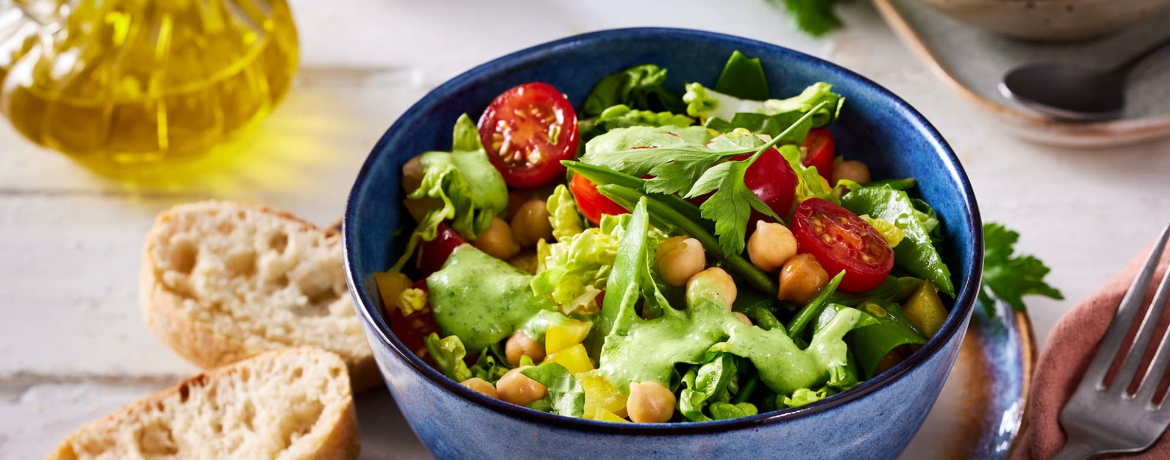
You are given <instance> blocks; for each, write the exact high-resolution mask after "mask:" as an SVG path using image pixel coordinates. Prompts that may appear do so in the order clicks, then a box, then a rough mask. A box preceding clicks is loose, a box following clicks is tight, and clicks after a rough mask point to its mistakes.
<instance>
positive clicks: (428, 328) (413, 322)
mask: <svg viewBox="0 0 1170 460" xmlns="http://www.w3.org/2000/svg"><path fill="white" fill-rule="evenodd" d="M411 288H413V289H422V290H423V291H426V292H427V293H428V294H429V292H430V291H427V280H425V279H424V280H421V281H419V282H417V283H414V286H411ZM387 310H390V315H389V318H388V319H389V321H390V332H393V333H394V336H395V337H398V340H401V341H402V344H403V345H406V348H408V349H410V350H411V351H413V352H414V354H416V355H418V356H425V352H426V350H427V347H426V342H424V341H423V339H424V338H426V336H428V335H431V333H432V332H436V331H438V330H439V329H438V328H437V327H435V317H434V315H432V314H431V305H430V303H428V304H427V306H426V307H424V308H423V309H422V310H419V311H416V312H414V313H411V314H410V315H403V314H402V309H400V308H388V309H387Z"/></svg>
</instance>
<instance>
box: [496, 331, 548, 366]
mask: <svg viewBox="0 0 1170 460" xmlns="http://www.w3.org/2000/svg"><path fill="white" fill-rule="evenodd" d="M522 356H527V357H529V358H532V362H534V363H539V362H540V361H541V360H543V359H544V345H541V344H540V342H537V341H535V340H533V339H532V337H529V336H528V333H527V332H524V331H516V332H515V333H513V334H512V336H511V337H509V338H508V342H507V343H505V344H504V357H505V358H507V359H508V364H510V365H513V366H516V365H519V364H520V357H522Z"/></svg>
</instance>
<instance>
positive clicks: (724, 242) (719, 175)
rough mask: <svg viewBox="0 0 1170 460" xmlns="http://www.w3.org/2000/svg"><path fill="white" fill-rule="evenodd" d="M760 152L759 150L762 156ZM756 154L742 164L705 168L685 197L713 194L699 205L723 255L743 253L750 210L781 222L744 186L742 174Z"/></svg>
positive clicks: (724, 164)
mask: <svg viewBox="0 0 1170 460" xmlns="http://www.w3.org/2000/svg"><path fill="white" fill-rule="evenodd" d="M762 152H763V151H761V153H762ZM759 157H760V154H759V153H757V154H756V155H752V157H751V158H749V159H747V160H742V161H728V162H726V163H720V164H719V165H716V166H715V167H714V168H711V169H708V170H707V171H706V172H704V173H703V175H702V177H700V178H699V180H698V181H697V182H695V186H694V187H692V188H691V191H689V192H687V194H686V198H694V197H697V196H702V195H705V194H708V193H711V191H713V190H714V191H715V193H714V194H713V195H711V197H710V198H707V201H705V202H703V205H702V206H699V210H700V211H702V213H703V217H704V218H707V219H710V220H712V221H714V222H715V234H716V235H719V248H720V249H722V250H723V252H724V253H727V254H739V253H741V252H743V247H744V236H745V235H746V234H747V223H748V217H750V216H751V212H752V209H755V210H757V211H759V212H761V213H763V214H764V215H767V216H769V217H771V218H773V219H776V220H777V221H779V220H781V219H780V216H777V215H776V213H775V212H772V208H769V207H768V205H767V204H765V203H764V201H763V200H760V197H758V196H756V194H755V193H753V192H752V191H751V189H749V188H747V185H745V184H744V182H743V178H744V174H746V173H747V169H748V168H749V167H751V165H752V163H755V161H756V159H757V158H759Z"/></svg>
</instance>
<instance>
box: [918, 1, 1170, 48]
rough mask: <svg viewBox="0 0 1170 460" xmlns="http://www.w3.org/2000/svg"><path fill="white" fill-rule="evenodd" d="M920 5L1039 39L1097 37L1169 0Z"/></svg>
mask: <svg viewBox="0 0 1170 460" xmlns="http://www.w3.org/2000/svg"><path fill="white" fill-rule="evenodd" d="M920 1H922V3H925V4H927V5H930V6H933V7H935V8H936V9H938V10H939V11H941V12H943V13H946V14H948V15H950V16H951V17H953V18H955V19H958V20H960V21H963V22H966V23H967V24H971V25H975V26H979V27H983V28H985V29H987V30H991V31H993V32H999V33H1001V34H1005V35H1009V36H1012V37H1017V38H1025V39H1029V40H1041V41H1075V40H1085V39H1089V38H1097V37H1100V36H1102V35H1105V34H1108V33H1110V32H1116V31H1118V30H1121V29H1124V28H1126V27H1129V26H1131V25H1134V24H1136V23H1139V22H1142V21H1143V20H1144V19H1146V18H1149V17H1152V16H1155V15H1157V14H1159V13H1161V12H1163V11H1166V10H1167V9H1168V8H1170V0H920Z"/></svg>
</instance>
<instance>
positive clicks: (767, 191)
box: [732, 149, 797, 234]
mask: <svg viewBox="0 0 1170 460" xmlns="http://www.w3.org/2000/svg"><path fill="white" fill-rule="evenodd" d="M750 157H751V155H741V156H738V157H733V158H732V159H733V160H746V159H748V158H750ZM796 182H797V179H796V172H795V171H793V170H792V166H789V165H788V160H785V159H784V157H783V156H781V155H780V152H778V151H776V149H768V151H766V152H764V153H763V154H761V155H760V158H757V159H756V162H755V163H752V165H751V167H749V168H748V169H747V172H746V173H745V174H744V176H743V184H744V185H746V186H747V188H748V189H750V190H751V191H752V193H755V194H756V196H758V197H760V200H761V201H763V202H764V204H766V205H768V207H769V208H772V212H774V213H776V215H778V216H780V217H782V218H783V217H784V216H787V215H788V212H789V211H792V203H793V202H794V201H796ZM750 219H751V220H749V221H748V233H749V234H750V233H751V232H753V231H755V229H756V221H761V220H762V221H764V222H775V221H776V220H775V219H773V218H771V217H768V216H766V215H764V214H762V213H760V212H759V211H756V210H755V209H753V210H752V215H751V218H750Z"/></svg>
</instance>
